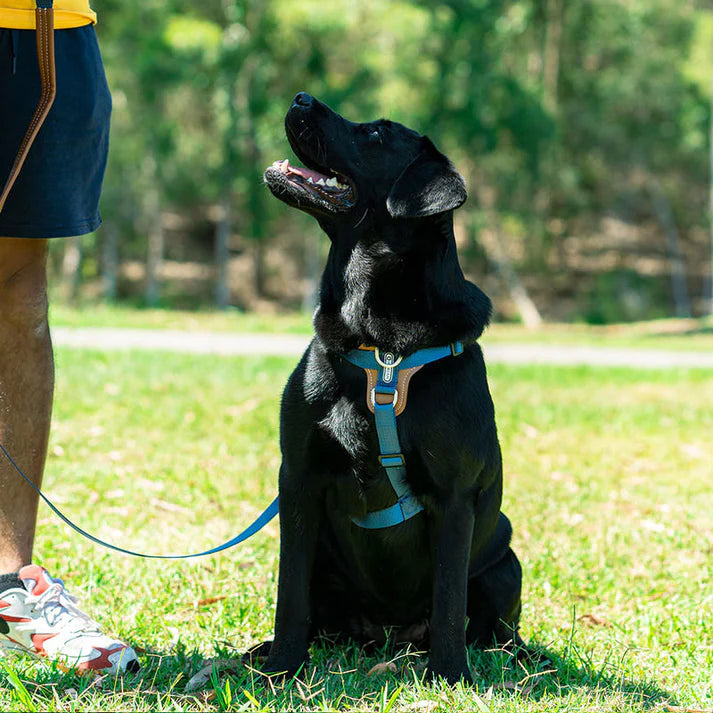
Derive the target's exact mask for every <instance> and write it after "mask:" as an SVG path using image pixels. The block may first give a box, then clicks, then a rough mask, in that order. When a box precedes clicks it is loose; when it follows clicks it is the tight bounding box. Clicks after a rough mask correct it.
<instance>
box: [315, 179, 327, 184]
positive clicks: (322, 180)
mask: <svg viewBox="0 0 713 713" xmlns="http://www.w3.org/2000/svg"><path fill="white" fill-rule="evenodd" d="M317 185H318V186H324V185H326V184H325V182H324V179H323V178H320V179H319V181H317Z"/></svg>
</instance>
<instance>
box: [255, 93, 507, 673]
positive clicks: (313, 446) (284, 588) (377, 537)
mask: <svg viewBox="0 0 713 713" xmlns="http://www.w3.org/2000/svg"><path fill="white" fill-rule="evenodd" d="M285 126H286V131H287V137H288V139H289V141H290V144H291V146H292V148H293V149H294V151H295V153H296V154H297V156H298V157H299V158H300V160H301V161H302V162H304V163H305V164H306V165H307V166H308V167H309V168H308V169H305V168H296V167H293V166H290V165H289V163H288V161H283V162H277V163H275V164H273V166H271V167H270V168H268V169H267V171H266V172H265V181H266V183H267V185H268V186H269V188H270V190H271V191H272V193H273V194H274V195H275V196H277V197H278V198H279V199H280V200H282V201H284V202H285V203H287V204H288V205H290V206H293V207H296V208H299V209H300V210H304V211H306V212H307V213H310V214H312V215H313V216H314V217H315V218H316V219H317V221H318V222H319V224H320V226H321V227H322V229H323V230H324V231H325V232H326V233H327V235H328V236H329V238H330V240H331V249H330V252H329V258H328V260H327V265H326V268H325V270H324V274H323V277H322V284H321V291H320V299H319V307H318V309H317V311H316V313H315V317H314V325H315V331H316V337H315V338H314V340H313V341H312V343H311V344H310V346H309V348H308V350H307V352H306V353H305V355H304V357H303V358H302V360H301V361H300V363H299V365H298V366H297V368H296V369H295V371H294V372H293V374H292V376H291V377H290V380H289V382H288V384H287V386H286V388H285V393H284V396H283V401H282V412H281V439H280V440H281V448H282V455H283V461H282V467H281V469H280V486H279V495H280V528H281V546H280V576H279V589H278V599H277V613H276V620H275V640H274V642H272V645H271V648H270V653H269V657H268V660H267V663H266V665H265V669H266V670H267V671H273V672H277V671H282V672H288V673H289V674H292V673H294V672H295V671H296V670H297V669H298V668H299V666H300V665H301V664H302V663H303V661H304V660H305V658H306V656H307V649H308V646H309V643H310V641H311V639H312V638H313V637H314V636H315V635H316V634H318V633H319V632H324V633H326V634H330V635H337V636H340V635H343V636H348V637H352V638H354V639H356V640H357V641H369V640H375V639H376V640H379V639H380V638H381V639H383V637H384V631H385V630H388V631H391V632H392V636H394V637H395V638H396V640H398V641H412V642H414V643H416V644H417V645H419V646H425V645H428V646H430V661H429V670H430V672H431V673H432V674H433V675H440V676H443V677H444V678H445V679H446V680H447V681H449V682H451V683H453V682H456V681H458V680H460V679H463V680H466V681H470V680H471V676H470V672H469V670H468V664H467V659H466V650H465V646H466V643H475V644H479V645H491V644H492V643H493V642H494V641H496V642H498V643H500V644H503V645H505V644H507V643H508V642H513V643H515V644H519V643H520V639H519V637H518V635H517V622H518V617H519V614H520V588H521V569H520V564H519V562H518V560H517V558H516V556H515V554H514V553H513V551H512V550H511V549H510V536H511V527H510V523H509V521H508V519H507V518H506V517H505V516H504V515H503V514H502V513H501V512H500V503H501V499H502V466H501V456H500V446H499V444H498V438H497V433H496V428H495V419H494V411H493V404H492V400H491V398H490V393H489V391H488V385H487V381H486V375H485V365H484V363H483V357H482V353H481V350H480V348H479V346H478V345H477V344H476V340H477V338H478V337H479V336H480V334H481V333H482V331H483V329H484V328H485V326H486V325H487V323H488V319H489V316H490V301H489V300H488V298H487V297H486V296H485V294H484V293H483V292H481V291H480V290H479V289H478V288H477V287H476V286H475V285H473V284H472V283H470V282H468V281H467V280H466V279H465V278H464V277H463V273H462V272H461V269H460V266H459V264H458V259H457V256H456V245H455V239H454V235H453V218H452V211H453V209H455V208H458V207H459V206H460V205H461V204H462V203H463V202H464V201H465V199H466V190H465V183H464V181H463V178H462V177H461V176H460V175H459V174H458V173H457V172H456V170H455V169H454V167H453V165H452V164H451V163H450V161H449V160H448V159H447V158H446V157H445V156H444V155H443V154H441V153H439V151H438V150H437V149H436V148H435V146H434V145H433V144H432V143H431V141H429V139H428V138H426V137H425V136H421V135H419V134H418V133H416V132H415V131H412V130H410V129H407V128H406V127H404V126H402V125H401V124H397V123H393V122H390V121H386V120H380V121H376V122H370V123H365V124H355V123H353V122H350V121H347V120H346V119H344V118H343V117H341V116H340V115H339V114H336V113H335V112H333V111H332V110H331V109H329V108H328V107H327V106H325V105H324V104H322V103H321V102H319V101H317V100H316V99H314V98H313V97H311V96H310V95H308V94H305V93H301V94H298V95H297V96H296V97H295V99H294V102H293V104H292V106H291V107H290V110H289V111H288V113H287V116H286V119H285ZM459 343H462V344H463V345H464V346H463V347H461V345H460V344H459ZM360 345H365V346H362V348H361V350H360V349H359V347H360ZM449 345H453V346H449ZM366 347H371V348H372V349H371V351H369V350H367V349H366ZM374 347H377V348H378V351H375V350H374V349H373V348H374ZM430 348H441V349H440V351H439V350H438V349H435V350H432V349H430ZM424 349H426V350H427V351H425V352H424V351H421V350H424ZM439 354H440V356H438V355H439ZM422 355H426V356H428V357H429V358H430V357H431V356H434V355H436V356H434V359H433V360H431V361H430V362H428V363H425V365H423V366H422V370H421V373H420V374H418V375H417V376H416V377H415V378H414V379H413V383H412V385H411V386H410V388H408V378H409V377H410V376H412V375H413V373H414V372H415V371H416V370H418V369H419V368H421V366H420V365H422V364H423V358H425V357H422ZM375 357H378V358H379V360H380V361H379V363H380V364H381V366H379V365H378V364H377V362H374V363H373V364H372V367H373V368H371V374H370V373H369V371H366V370H367V368H368V367H369V363H368V362H369V360H371V359H374V358H375ZM399 357H402V358H403V359H404V362H403V364H404V365H406V364H412V366H413V365H414V364H415V365H416V366H415V368H403V369H402V371H399V372H398V373H399V377H398V388H394V387H391V388H390V390H389V388H387V387H389V386H390V383H389V382H392V383H393V384H394V386H395V383H396V382H395V379H394V374H395V373H396V370H397V369H398V368H399ZM355 360H356V361H357V362H359V361H360V360H361V361H363V362H364V363H358V364H356V365H355V363H354V361H355ZM367 376H368V378H367ZM402 379H403V381H402ZM392 380H393V381H392ZM367 382H368V386H367ZM404 382H405V383H404ZM407 389H408V391H407V393H406V390H407ZM406 396H408V403H407V405H406V407H405V408H404V410H403V412H402V413H401V414H400V415H399V416H398V429H397V435H396V445H395V446H392V449H391V450H393V448H400V451H399V452H398V453H389V452H388V450H389V448H388V445H387V446H384V445H383V444H381V450H380V443H381V439H382V437H383V434H382V433H380V434H377V430H376V426H375V416H374V415H373V414H372V410H379V412H380V413H381V412H382V411H387V412H389V413H391V414H392V415H391V416H389V414H388V413H387V416H389V417H390V418H392V419H393V420H392V423H395V419H394V417H393V413H394V408H396V413H399V410H400V409H401V408H403V405H404V403H405V401H406ZM375 402H376V403H375ZM380 407H383V408H380ZM393 430H396V429H393ZM393 435H394V434H393V433H392V434H391V436H393ZM387 440H388V439H387ZM392 440H393V439H392ZM385 448H386V450H387V452H386V453H385V451H384V449H385ZM380 456H381V457H380ZM404 461H405V474H404V469H403V466H404ZM387 473H388V475H387ZM394 474H395V475H394ZM395 490H396V493H395V492H394V491H395ZM397 497H398V499H399V503H400V505H394V501H395V500H396V499H397ZM367 513H371V515H367ZM394 513H396V514H397V515H396V522H397V523H400V524H394V522H393V521H392V520H393V517H392V516H393V515H394ZM370 518H371V521H370ZM380 518H381V519H382V520H383V519H384V518H385V519H386V520H389V522H388V523H387V524H386V525H385V524H384V522H383V521H381V522H380ZM401 520H403V521H401ZM373 528H376V529H373Z"/></svg>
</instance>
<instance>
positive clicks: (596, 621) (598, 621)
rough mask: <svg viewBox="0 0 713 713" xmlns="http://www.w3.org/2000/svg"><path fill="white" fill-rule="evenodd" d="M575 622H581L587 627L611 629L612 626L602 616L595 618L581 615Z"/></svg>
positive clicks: (590, 615)
mask: <svg viewBox="0 0 713 713" xmlns="http://www.w3.org/2000/svg"><path fill="white" fill-rule="evenodd" d="M577 621H581V622H582V624H586V625H587V626H605V627H607V628H611V627H613V626H614V624H612V623H611V622H610V621H609V620H608V619H605V618H604V617H603V616H597V615H596V614H582V615H581V616H578V617H577Z"/></svg>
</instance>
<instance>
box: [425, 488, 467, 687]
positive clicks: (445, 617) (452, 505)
mask: <svg viewBox="0 0 713 713" xmlns="http://www.w3.org/2000/svg"><path fill="white" fill-rule="evenodd" d="M474 523H475V516H474V511H473V503H472V501H471V500H470V498H468V497H465V498H463V497H462V496H461V497H459V498H456V497H455V496H454V497H453V498H452V499H451V500H449V501H448V502H447V503H446V504H445V506H444V507H443V508H442V510H441V513H440V517H439V518H438V520H437V522H436V530H435V532H434V537H435V546H436V553H435V554H436V557H435V573H434V581H433V606H432V611H431V623H430V640H431V647H430V648H431V651H430V660H429V664H428V672H429V673H430V674H431V675H432V676H442V677H443V678H444V679H446V681H448V683H451V684H454V683H457V682H458V681H460V680H463V681H464V682H468V683H470V682H472V678H471V675H470V670H469V668H468V661H467V657H466V651H465V616H466V601H467V593H468V565H469V561H470V549H471V541H472V537H473V527H474Z"/></svg>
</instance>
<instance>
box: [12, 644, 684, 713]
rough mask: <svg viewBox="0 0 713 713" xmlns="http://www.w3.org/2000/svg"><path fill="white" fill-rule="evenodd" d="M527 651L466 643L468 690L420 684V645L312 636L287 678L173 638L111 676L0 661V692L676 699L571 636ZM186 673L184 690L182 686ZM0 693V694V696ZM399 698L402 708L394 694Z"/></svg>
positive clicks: (231, 701)
mask: <svg viewBox="0 0 713 713" xmlns="http://www.w3.org/2000/svg"><path fill="white" fill-rule="evenodd" d="M529 650H530V651H531V652H532V656H531V657H529V658H527V657H525V658H523V657H522V656H521V657H520V658H517V657H516V656H514V655H513V654H512V653H511V652H509V651H505V650H501V649H493V650H486V651H483V650H477V649H470V650H469V655H470V664H471V670H472V671H473V680H474V686H473V688H472V689H471V688H470V687H465V686H462V685H460V684H459V685H458V686H456V687H455V688H450V687H448V686H446V685H443V684H441V683H435V684H431V683H429V682H426V680H425V666H426V656H425V655H424V654H423V653H422V652H417V651H414V650H413V649H409V648H397V647H395V646H391V645H389V644H387V645H386V646H383V647H379V648H373V649H372V650H370V651H368V652H367V651H366V650H365V649H364V648H361V647H359V646H357V645H356V644H353V643H347V644H338V645H337V644H334V643H333V642H331V641H327V640H323V639H322V640H319V641H317V642H316V643H315V644H314V645H313V646H312V649H311V651H310V653H311V658H310V661H309V663H308V664H307V665H306V666H305V667H304V668H303V669H302V670H301V671H300V673H299V674H298V676H297V677H295V678H292V679H280V678H279V677H274V676H267V675H264V674H262V673H261V672H260V670H259V663H258V665H257V666H256V667H255V668H253V667H251V666H248V665H245V664H244V663H243V662H242V656H241V653H239V652H238V651H237V650H235V649H228V648H222V649H221V648H218V649H217V650H216V656H215V657H213V658H211V659H208V660H205V659H204V658H203V657H202V656H201V655H200V654H199V653H198V652H195V651H188V650H186V649H185V648H184V647H183V646H182V645H181V644H180V643H179V644H178V646H177V647H176V648H175V649H174V650H172V651H171V652H166V653H162V652H160V651H153V650H147V651H145V652H143V655H142V656H141V658H142V660H143V662H144V667H143V668H142V670H141V671H140V672H139V673H138V674H133V675H128V676H125V677H123V678H118V679H117V678H116V677H113V676H104V677H99V678H89V677H87V676H82V675H78V674H76V673H73V672H65V671H62V670H60V669H59V668H58V667H56V666H55V665H49V666H48V665H46V664H42V665H39V666H38V665H36V664H35V665H32V664H31V663H22V664H19V665H18V666H17V667H15V666H13V669H14V670H15V672H16V676H17V681H13V680H12V678H11V677H10V676H8V672H7V670H6V667H7V664H6V665H5V666H4V667H0V690H2V689H5V691H7V692H8V693H10V694H11V697H12V699H13V700H14V702H15V703H17V704H21V705H22V707H23V709H25V710H64V709H65V706H66V705H67V704H68V703H69V704H71V706H70V707H71V709H72V710H76V711H81V710H93V709H106V706H107V705H109V704H111V705H117V702H118V701H123V702H125V703H126V704H127V705H129V708H128V710H147V709H146V708H145V706H146V705H151V701H155V702H159V701H161V702H162V703H163V705H165V706H169V704H170V706H169V707H171V706H175V705H180V706H181V707H182V709H184V710H197V711H202V710H215V709H216V707H217V708H218V709H220V710H226V709H228V708H231V709H232V708H233V707H234V706H236V705H244V704H248V703H249V704H250V705H251V707H253V708H256V709H259V710H275V709H282V710H295V709H302V710H312V709H320V710H336V709H355V708H356V709H359V710H362V709H369V708H372V707H373V708H375V709H377V710H388V709H389V708H391V707H392V706H393V705H394V704H395V703H396V701H397V699H399V697H400V696H404V695H405V697H407V698H409V699H413V700H415V701H433V704H432V707H430V708H429V707H427V706H428V705H429V704H428V703H425V704H422V705H423V706H424V708H423V710H430V711H433V710H438V709H442V708H443V706H444V705H446V707H447V708H449V709H453V710H472V709H473V705H472V702H473V700H474V696H477V697H478V698H479V699H480V701H481V702H482V701H483V700H484V699H487V700H489V701H491V702H492V703H497V702H500V703H502V704H504V705H507V704H512V703H520V704H521V705H522V706H523V707H526V706H527V703H528V701H529V702H531V703H532V704H533V705H535V706H541V705H542V703H544V702H546V704H547V705H548V709H551V710H573V709H574V708H572V707H571V706H574V705H576V706H580V705H581V706H582V708H581V710H587V705H588V704H589V703H591V702H592V701H593V699H597V700H599V701H600V703H603V704H606V703H615V705H616V703H618V704H619V705H621V704H626V705H628V706H635V708H631V709H632V710H634V709H636V710H652V709H658V710H660V709H661V708H663V707H665V706H667V705H668V706H675V705H677V702H676V699H675V697H674V695H673V694H671V693H669V692H668V691H666V690H664V689H662V688H661V687H659V686H658V685H657V684H656V683H655V682H653V681H646V680H631V679H628V678H626V677H625V676H624V674H623V672H622V671H621V668H622V665H621V662H620V663H619V665H618V666H617V664H616V663H614V662H612V661H610V660H607V661H605V662H604V663H603V664H599V665H596V666H595V665H593V663H592V662H591V661H590V660H587V657H586V654H584V653H582V652H580V651H579V650H578V649H577V647H576V645H575V644H574V643H573V642H570V643H569V644H568V645H567V646H566V650H565V651H563V652H556V651H554V650H553V649H551V648H547V647H546V646H541V645H539V644H538V643H536V642H535V643H532V642H531V644H530V647H529ZM617 668H618V669H619V670H617ZM196 674H199V675H198V676H196ZM193 677H196V678H195V680H194V681H193V686H194V689H193V690H188V689H187V685H188V682H189V681H190V680H191V679H192V678H193ZM18 681H19V682H20V683H19V686H20V689H18ZM23 688H24V691H23V690H22V689H23ZM25 691H26V693H25ZM2 697H3V695H2V693H0V700H1V699H2ZM141 699H143V700H141ZM609 699H611V700H609ZM28 701H31V702H32V705H30V704H28ZM130 701H131V702H130ZM139 701H141V702H139ZM469 701H470V703H469ZM8 702H9V701H8ZM389 702H391V705H389ZM538 702H540V703H538ZM399 703H400V707H403V703H404V701H399ZM406 705H407V706H408V705H409V704H408V703H406ZM411 705H412V706H413V705H414V704H413V703H411ZM560 706H562V707H560ZM97 707H98V708H97ZM0 708H1V709H4V710H9V709H7V708H4V707H2V706H0ZM123 709H124V706H123V705H122V710H123ZM487 709H488V710H489V709H490V707H489V706H488V708H487ZM539 709H540V708H539V707H538V710H539ZM577 710H579V707H577Z"/></svg>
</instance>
